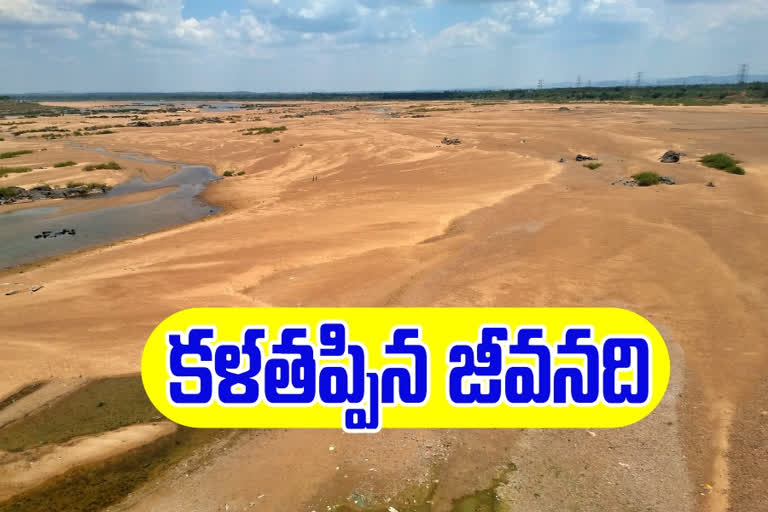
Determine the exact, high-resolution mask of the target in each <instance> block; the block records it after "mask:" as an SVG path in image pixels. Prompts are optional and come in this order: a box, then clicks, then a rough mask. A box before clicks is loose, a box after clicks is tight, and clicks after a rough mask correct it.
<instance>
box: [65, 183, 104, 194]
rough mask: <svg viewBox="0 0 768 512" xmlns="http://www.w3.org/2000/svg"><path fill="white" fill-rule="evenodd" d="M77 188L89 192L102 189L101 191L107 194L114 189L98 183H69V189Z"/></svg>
mask: <svg viewBox="0 0 768 512" xmlns="http://www.w3.org/2000/svg"><path fill="white" fill-rule="evenodd" d="M77 187H85V188H87V189H88V190H93V189H96V188H100V189H102V190H104V191H105V192H106V191H107V190H112V187H110V186H109V185H107V184H106V183H96V182H91V183H85V182H82V181H70V182H68V183H67V188H77Z"/></svg>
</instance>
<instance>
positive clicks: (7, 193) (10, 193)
mask: <svg viewBox="0 0 768 512" xmlns="http://www.w3.org/2000/svg"><path fill="white" fill-rule="evenodd" d="M17 195H19V193H18V191H17V190H16V189H15V188H11V187H0V197H2V198H3V199H9V198H11V197H16V196H17Z"/></svg>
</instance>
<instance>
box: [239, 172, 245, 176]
mask: <svg viewBox="0 0 768 512" xmlns="http://www.w3.org/2000/svg"><path fill="white" fill-rule="evenodd" d="M243 174H245V171H240V172H239V173H237V176H242V175H243Z"/></svg>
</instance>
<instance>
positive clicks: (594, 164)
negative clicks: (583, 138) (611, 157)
mask: <svg viewBox="0 0 768 512" xmlns="http://www.w3.org/2000/svg"><path fill="white" fill-rule="evenodd" d="M602 166H603V164H601V163H600V162H589V163H588V164H584V167H587V168H589V169H592V170H593V171H594V170H595V169H599V168H600V167H602Z"/></svg>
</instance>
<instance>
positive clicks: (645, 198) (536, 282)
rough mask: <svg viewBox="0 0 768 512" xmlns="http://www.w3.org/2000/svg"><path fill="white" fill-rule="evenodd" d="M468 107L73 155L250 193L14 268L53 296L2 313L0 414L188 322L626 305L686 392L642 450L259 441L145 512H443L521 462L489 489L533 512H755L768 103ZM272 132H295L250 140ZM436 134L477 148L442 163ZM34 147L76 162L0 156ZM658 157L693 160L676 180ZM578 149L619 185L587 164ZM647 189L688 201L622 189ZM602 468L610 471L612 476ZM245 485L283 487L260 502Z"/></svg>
mask: <svg viewBox="0 0 768 512" xmlns="http://www.w3.org/2000/svg"><path fill="white" fill-rule="evenodd" d="M452 105H453V107H454V108H456V109H457V110H455V111H442V112H431V113H429V116H430V117H427V118H420V119H414V118H408V117H403V118H390V117H389V116H388V115H387V114H386V112H384V111H382V110H376V109H377V108H380V107H388V108H389V109H391V110H392V111H402V110H404V109H405V108H406V107H408V106H409V104H405V103H391V104H386V105H385V104H375V105H373V104H371V105H368V104H361V105H360V110H359V111H351V110H350V111H345V112H343V113H339V114H337V115H318V116H307V117H305V118H303V119H284V118H281V117H280V116H281V115H282V114H283V112H282V110H283V109H277V108H276V109H275V110H274V111H273V112H272V113H267V112H261V111H248V112H235V113H229V112H225V113H217V114H200V113H188V114H169V115H165V116H162V115H160V114H157V115H154V116H151V117H153V118H157V119H166V118H175V117H201V116H215V115H218V116H221V117H226V116H229V115H233V116H236V117H239V118H240V121H238V122H236V123H223V124H203V125H182V126H176V127H162V128H142V129H139V128H122V129H117V130H118V133H117V134H112V135H102V136H92V137H87V138H84V139H87V140H83V141H80V140H78V143H80V142H86V143H88V144H93V145H96V146H101V147H106V148H108V149H112V150H117V151H126V150H127V151H135V152H140V153H144V154H149V155H152V156H154V157H156V158H158V159H162V160H169V161H176V162H185V163H193V164H205V165H211V166H212V167H213V168H214V169H216V170H217V171H218V172H220V173H221V172H223V171H224V170H237V171H245V172H246V174H245V176H240V177H232V178H226V179H224V180H221V181H219V182H216V183H214V184H212V185H211V186H210V187H209V188H208V190H207V191H206V193H205V198H206V200H208V201H210V202H212V203H214V204H218V205H221V206H223V207H225V209H226V212H225V213H224V214H220V215H216V216H214V217H212V218H209V219H206V220H204V221H199V222H195V223H193V224H190V225H187V226H182V227H179V228H175V229H171V230H166V231H163V232H161V233H156V234H151V235H147V236H144V237H140V238H137V239H133V240H130V241H125V242H122V243H119V244H115V245H111V246H109V247H103V248H97V249H93V250H88V251H84V252H81V253H78V254H75V255H71V256H67V257H61V258H58V259H57V260H56V261H52V262H47V263H45V264H41V265H30V266H27V267H25V268H24V269H23V273H19V270H10V271H5V272H0V282H14V283H15V282H19V283H25V284H28V285H31V284H43V285H44V286H45V288H44V289H43V290H41V291H39V292H37V293H35V294H18V295H13V296H7V297H6V296H0V322H2V326H3V329H2V331H0V341H1V343H0V396H2V395H5V394H7V393H11V392H13V390H14V389H16V388H17V387H18V385H19V383H20V382H30V381H34V380H39V379H51V378H67V377H77V376H80V375H84V376H102V375H112V374H121V373H125V372H135V371H138V370H139V359H140V356H141V350H142V347H143V344H144V341H145V340H146V338H147V336H148V334H149V333H150V332H151V330H152V329H153V328H154V327H155V326H156V325H157V323H159V322H160V321H161V320H162V319H163V318H165V317H166V316H168V315H170V314H172V313H174V312H175V311H178V310H180V309H183V308H187V307H195V306H619V307H625V308H628V309H631V310H633V311H635V312H637V313H640V314H642V315H644V316H645V317H646V318H648V319H649V320H651V321H652V322H653V323H654V324H655V325H656V326H657V327H658V328H659V330H660V331H661V332H662V334H663V335H664V336H665V337H666V339H667V341H668V343H670V345H673V346H674V347H678V348H679V357H675V358H673V382H674V383H676V384H675V386H671V387H670V390H671V391H670V392H674V393H675V396H671V397H670V398H669V400H670V401H669V402H665V404H666V406H665V407H660V408H659V409H658V410H657V411H656V412H655V413H654V416H652V417H651V418H648V419H647V420H646V421H644V422H642V423H640V424H639V425H636V426H634V427H632V428H633V429H635V430H634V431H629V430H626V431H602V432H600V433H598V436H599V437H598V438H597V441H594V440H592V438H591V436H589V435H588V434H585V433H584V432H582V431H580V432H576V433H574V432H545V433H542V432H521V431H465V432H454V431H434V432H433V431H419V432H410V431H388V432H385V433H382V434H380V435H377V436H370V437H368V436H363V437H355V436H353V437H350V436H347V435H344V434H342V433H341V432H335V431H322V432H312V431H290V432H285V431H274V432H268V433H263V434H259V433H256V432H255V433H253V434H252V435H249V437H247V439H245V440H243V441H242V443H241V444H239V445H238V446H237V447H236V448H234V449H232V450H229V451H224V452H222V453H221V454H220V455H219V456H218V457H217V458H216V459H215V461H213V462H212V463H211V464H210V465H209V466H206V467H202V468H199V469H197V470H196V473H195V475H194V476H191V477H182V476H179V475H176V474H174V475H170V476H168V477H167V478H168V481H167V482H163V483H158V484H157V485H155V486H149V487H148V488H147V489H146V490H145V491H144V492H138V493H136V494H135V495H134V496H133V497H132V498H131V501H130V506H129V508H130V509H134V510H159V509H164V510H172V509H181V508H185V509H188V510H218V509H223V508H222V507H224V506H225V504H227V505H228V506H229V507H230V508H229V510H239V509H247V508H248V507H249V506H250V503H256V504H258V505H259V510H305V509H306V510H313V509H315V508H316V509H317V510H320V508H318V507H320V506H323V505H324V504H327V503H330V502H333V501H334V500H336V499H338V498H339V497H341V498H344V497H345V496H348V495H349V494H348V493H350V492H353V491H354V489H356V488H359V489H370V492H372V493H375V492H379V493H381V494H383V495H386V494H390V495H395V494H396V493H398V492H401V491H402V489H403V488H404V487H405V486H406V484H407V481H406V479H410V480H411V481H413V482H417V481H418V482H423V481H425V480H426V479H431V478H433V477H434V478H435V479H438V480H440V481H441V482H443V483H444V486H440V487H439V488H438V490H437V493H436V494H435V497H434V499H435V505H434V510H447V509H450V503H451V501H452V500H453V499H455V498H457V497H459V496H461V495H463V494H467V493H471V492H473V491H474V490H476V489H481V488H484V487H487V485H488V482H489V481H490V480H491V479H492V478H493V475H494V474H496V473H497V470H498V468H499V467H503V466H504V465H505V464H508V463H509V462H515V461H517V462H518V463H519V465H520V468H519V474H518V475H517V476H516V477H515V478H511V479H510V483H509V486H508V487H504V488H501V489H500V490H499V493H500V494H501V495H502V497H503V496H505V495H506V496H507V498H506V499H507V500H508V502H509V503H516V504H525V505H526V506H530V507H533V506H536V507H538V508H537V509H538V510H563V509H568V507H572V508H576V509H579V510H625V509H626V508H625V506H624V505H625V504H626V503H625V501H624V497H625V496H630V497H631V498H632V502H633V503H634V504H635V505H636V507H637V509H642V510H710V511H725V510H727V509H729V508H730V509H731V510H758V508H755V507H756V506H758V504H759V503H765V502H766V500H768V494H767V493H766V490H765V488H764V486H762V485H760V484H759V479H762V480H764V479H765V477H766V475H768V450H767V449H766V448H768V447H766V445H765V440H766V439H768V436H766V435H765V428H764V426H763V425H764V423H765V419H764V418H765V416H761V415H764V414H766V411H768V395H766V394H765V393H759V392H757V390H758V389H765V386H766V382H768V372H766V370H765V368H766V363H767V362H768V349H767V348H766V345H765V340H766V337H768V322H766V321H765V317H766V313H768V258H766V256H765V254H766V243H768V154H766V149H765V145H764V141H765V140H766V137H767V136H768V107H764V106H717V107H651V106H636V105H576V106H571V111H569V112H559V111H558V110H557V108H558V105H527V104H514V103H510V104H504V105H489V106H481V107H477V106H473V105H472V104H471V103H463V102H457V103H455V104H452ZM347 106H350V105H347V104H341V105H339V104H311V103H309V104H304V105H303V106H302V107H301V108H298V109H293V111H294V112H295V111H307V110H320V109H338V108H345V107H347ZM435 106H437V105H435ZM257 115H258V116H260V117H262V119H263V120H262V121H246V120H245V119H247V118H253V117H254V116H257ZM88 121H92V122H93V124H109V123H110V122H111V121H114V122H123V121H126V120H124V119H115V120H108V119H96V120H88ZM79 122H82V119H81V118H79V117H75V116H65V117H62V118H56V120H55V123H54V122H49V121H48V120H46V121H44V122H42V123H41V125H43V124H57V125H64V124H66V123H71V124H75V123H79ZM277 125H285V126H286V127H287V128H288V129H287V131H285V132H282V133H279V134H274V135H264V136H252V137H245V136H242V135H241V134H240V133H238V132H237V130H239V129H242V128H244V127H250V126H277ZM446 136H448V137H459V138H461V139H462V141H463V143H462V144H461V145H457V146H444V145H441V144H440V140H441V139H442V138H443V137H446ZM277 137H279V139H280V142H279V143H274V142H273V139H274V138H277ZM43 146H46V147H48V149H49V152H50V153H51V154H52V155H55V157H56V159H57V160H55V161H58V160H61V159H72V160H75V161H78V162H80V161H85V160H84V157H83V156H82V152H80V151H79V150H76V149H72V148H69V147H66V146H65V145H64V143H63V142H61V141H53V142H42V141H21V140H20V139H19V140H8V138H6V141H5V142H0V150H2V151H9V150H11V149H16V148H21V149H23V148H25V147H34V148H40V147H43ZM6 148H7V149H6ZM668 149H675V150H680V151H682V152H684V153H685V157H684V158H683V161H682V162H681V163H680V164H660V163H659V162H658V158H659V157H660V156H661V154H662V153H664V151H666V150H668ZM710 152H732V153H734V154H735V155H736V156H737V158H739V159H740V160H742V161H743V164H742V166H743V167H744V168H745V169H746V170H747V174H746V175H745V176H735V175H730V174H726V173H723V172H720V171H716V170H714V169H708V168H704V167H702V166H700V165H699V164H698V163H697V162H696V159H697V158H698V157H699V156H701V155H703V154H706V153H710ZM577 153H584V154H590V155H597V156H598V157H599V158H600V161H601V162H602V163H603V166H602V167H601V168H600V169H598V170H595V171H593V170H589V169H586V168H584V167H583V166H582V164H581V163H578V162H575V161H574V160H573V157H574V156H575V155H576V154H577ZM43 154H44V153H39V152H38V153H35V154H33V155H26V156H23V157H17V158H14V159H9V160H4V161H2V162H0V165H7V166H10V165H13V166H16V165H24V163H25V162H40V161H41V157H40V155H43ZM89 157H90V159H91V160H89V161H96V160H97V159H100V158H102V156H101V155H98V157H97V156H96V155H95V154H92V153H89ZM561 157H565V158H566V159H567V161H566V162H565V163H558V160H559V159H560V158H561ZM46 159H47V160H48V161H47V163H48V164H50V163H52V162H53V160H50V159H48V157H47V156H46ZM108 159H109V158H104V160H105V161H106V160H108ZM11 160H13V161H11ZM99 161H100V160H99ZM43 163H45V162H43ZM141 166H143V164H136V165H133V169H134V171H135V170H136V169H138V168H139V167H141ZM645 170H654V171H656V172H659V173H660V174H664V175H669V176H672V177H674V178H675V179H676V180H677V183H678V184H677V185H674V186H657V187H649V188H630V187H624V186H612V185H611V183H612V182H614V181H615V180H617V179H619V178H623V177H627V176H629V175H631V174H634V173H636V172H640V171H645ZM40 172H41V173H42V172H43V171H40ZM44 172H46V173H49V174H44V175H41V178H40V179H45V176H54V173H55V171H54V170H52V169H51V170H48V171H44ZM66 172H68V173H69V172H72V171H66ZM129 174H130V172H129V173H124V174H123V175H116V176H115V179H116V180H124V179H127V178H128V176H129ZM72 176H73V177H78V178H79V175H77V174H73V175H72ZM313 176H318V177H319V180H318V181H312V177H313ZM108 177H109V176H106V175H105V177H104V179H106V178H108ZM88 178H91V176H88ZM16 179H22V178H16V177H14V178H13V180H16ZM24 179H28V178H24ZM68 179H69V175H68ZM89 181H90V179H89ZM95 181H103V180H102V179H101V178H100V179H99V180H95ZM710 181H712V182H714V184H715V185H716V186H715V187H714V188H712V187H707V186H706V184H707V182H710ZM6 182H8V183H11V181H10V178H5V179H0V186H5V183H6ZM14 184H15V183H14ZM2 208H3V207H0V213H1V212H2V211H3V210H2ZM200 240H205V243H204V244H201V243H196V242H197V241H200ZM676 350H678V349H676ZM672 390H674V391H672ZM657 416H658V417H657ZM761 418H762V421H761ZM670 423H671V425H670ZM756 440H757V441H756ZM329 444H337V445H339V446H340V447H343V451H344V454H345V456H346V457H347V460H346V462H345V463H344V464H341V467H349V465H351V467H350V469H349V471H343V470H341V469H340V470H336V466H337V465H339V464H338V463H337V461H336V460H335V459H332V458H328V457H329V455H328V448H327V446H328V445H329ZM428 445H429V446H431V447H432V448H429V449H428V448H427V446H428ZM537 445H540V446H542V447H544V446H548V447H549V450H550V452H551V453H550V452H546V456H547V457H550V458H551V460H552V463H551V464H542V463H541V461H540V460H535V459H536V457H534V456H533V455H531V454H536V453H539V451H538V450H537V449H536V446H537ZM611 446H613V447H614V448H611ZM438 447H439V450H437V448H438ZM554 447H558V448H559V449H557V450H555V449H554ZM612 449H617V450H620V451H619V452H617V453H619V454H620V456H616V457H607V456H606V453H607V451H608V450H612ZM562 450H570V451H571V452H572V453H569V454H568V456H565V455H560V452H561V451H562ZM541 453H545V452H541ZM366 458H367V459H369V461H368V462H371V467H375V468H376V471H369V469H370V468H365V467H363V466H365V465H366V464H367V463H366V462H365V461H364V460H363V459H366ZM630 459H632V460H630ZM665 461H666V462H665ZM619 462H621V463H622V464H627V465H628V467H624V466H619V465H618V463H619ZM374 463H375V464H374ZM582 464H583V465H584V467H582ZM585 468H587V469H585ZM598 469H599V472H598V473H596V474H602V473H605V472H606V471H607V470H608V469H609V470H610V471H608V474H609V475H610V474H612V473H613V472H626V474H625V475H623V476H621V478H617V479H616V481H615V482H613V484H611V485H609V484H606V483H605V482H603V484H601V485H598V486H595V485H592V484H591V483H590V482H591V479H590V478H591V477H590V478H588V477H585V476H584V474H583V473H584V472H585V471H589V472H592V471H596V470H598ZM527 471H532V472H535V474H531V473H528V474H526V472H527ZM600 472H602V473H600ZM344 474H346V475H347V478H344ZM539 474H540V477H539V478H536V475H539ZM254 475H267V476H265V477H264V481H263V484H261V485H253V479H254V478H255V477H254ZM561 475H565V476H568V475H570V477H569V478H570V479H569V480H564V478H565V477H563V478H561ZM558 482H559V483H558ZM611 482H612V481H611ZM611 482H609V483H611ZM670 482H675V484H674V485H670ZM542 488H543V489H542ZM573 489H578V490H579V491H578V492H573ZM505 493H512V494H505ZM534 493H535V494H538V495H540V496H542V497H543V498H542V499H541V500H539V499H538V498H536V497H534V498H532V497H531V496H534ZM261 494H264V496H262V497H261V498H259V495H261ZM531 500H538V501H531ZM189 504H193V505H194V506H189V507H187V506H186V505H189Z"/></svg>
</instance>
